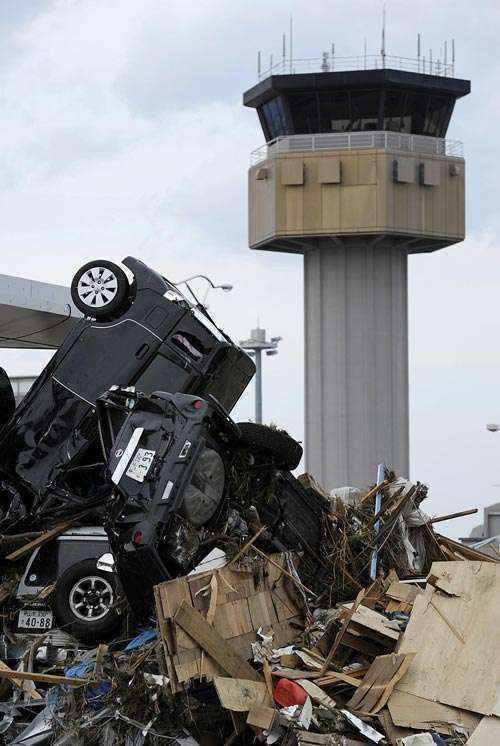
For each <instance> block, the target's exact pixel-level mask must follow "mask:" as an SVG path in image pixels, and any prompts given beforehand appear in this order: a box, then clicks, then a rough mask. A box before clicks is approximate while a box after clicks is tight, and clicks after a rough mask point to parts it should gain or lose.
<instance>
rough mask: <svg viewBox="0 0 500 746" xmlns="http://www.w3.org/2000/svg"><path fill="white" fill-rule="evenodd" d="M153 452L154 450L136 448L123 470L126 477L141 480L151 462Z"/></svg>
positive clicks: (153, 455)
mask: <svg viewBox="0 0 500 746" xmlns="http://www.w3.org/2000/svg"><path fill="white" fill-rule="evenodd" d="M155 453H156V451H148V450H147V449H146V448H138V449H137V453H136V454H135V456H134V458H133V459H132V461H131V463H130V466H129V467H128V469H127V471H126V472H125V473H126V475H127V477H130V479H135V480H136V482H143V481H144V477H145V476H146V475H147V473H148V471H149V468H150V466H151V464H152V463H153V459H154V457H155Z"/></svg>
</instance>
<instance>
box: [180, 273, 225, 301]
mask: <svg viewBox="0 0 500 746" xmlns="http://www.w3.org/2000/svg"><path fill="white" fill-rule="evenodd" d="M191 280H205V282H206V283H207V289H206V290H205V295H204V296H203V300H202V302H201V304H200V305H202V306H204V307H205V308H208V306H207V296H208V294H209V292H210V290H211V289H212V288H213V289H214V290H224V292H225V293H229V291H230V290H232V289H233V286H232V285H230V284H229V283H227V282H223V283H221V284H220V285H216V284H215V283H214V281H213V280H211V279H210V277H207V275H191V277H186V278H185V279H184V280H179V282H174V283H173V285H176V286H177V287H179V285H185V286H186V287H187V289H188V290H189V292H190V293H191V295H192V296H193V298H194V299H195V301H196V303H199V300H198V298H197V297H196V295H195V294H194V293H193V291H192V290H191V288H190V286H189V283H190V282H191Z"/></svg>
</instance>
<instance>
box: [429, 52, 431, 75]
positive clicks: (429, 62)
mask: <svg viewBox="0 0 500 746" xmlns="http://www.w3.org/2000/svg"><path fill="white" fill-rule="evenodd" d="M429 72H430V74H431V75H432V49H429Z"/></svg>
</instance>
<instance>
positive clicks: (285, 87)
mask: <svg viewBox="0 0 500 746" xmlns="http://www.w3.org/2000/svg"><path fill="white" fill-rule="evenodd" d="M368 88H381V89H387V90H388V89H405V90H411V91H416V92H420V93H435V94H441V95H443V94H444V95H447V96H450V97H452V98H453V99H454V100H456V99H458V98H462V96H466V95H467V94H468V93H470V90H471V86H470V80H463V79H461V78H451V77H447V76H442V75H429V74H426V73H417V72H407V71H405V70H395V69H389V68H385V69H380V68H379V69H377V70H351V71H345V72H316V73H290V74H287V75H270V76H269V77H268V78H266V79H265V80H261V81H260V82H259V83H257V84H256V85H254V86H252V88H249V89H248V90H247V91H245V93H244V94H243V104H244V105H245V106H250V107H252V108H257V107H259V106H261V105H262V104H264V103H265V102H266V101H269V100H270V99H272V98H275V97H276V96H277V95H287V94H292V93H300V92H306V91H308V92H309V91H311V92H313V91H317V92H320V91H332V90H335V91H337V90H365V89H368Z"/></svg>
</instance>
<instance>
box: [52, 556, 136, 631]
mask: <svg viewBox="0 0 500 746" xmlns="http://www.w3.org/2000/svg"><path fill="white" fill-rule="evenodd" d="M99 594H101V595H99ZM117 596H118V592H117V581H116V575H115V574H114V573H109V572H104V571H103V570H98V569H97V561H96V560H94V559H86V560H82V561H81V562H78V563H77V564H75V565H73V566H72V567H70V568H68V570H66V572H64V573H63V574H62V575H61V577H60V578H59V579H58V581H57V583H56V587H55V592H54V611H55V616H56V620H57V623H58V625H59V626H60V627H61V628H62V629H64V630H65V631H67V632H70V633H71V634H72V635H74V637H76V638H77V639H78V640H82V641H85V642H96V641H100V640H103V639H106V638H107V637H108V636H111V635H112V634H113V632H115V631H116V630H117V629H118V628H119V627H120V625H121V623H122V618H121V616H120V615H119V614H118V613H117V611H116V609H114V608H111V607H112V605H113V604H116V600H117Z"/></svg>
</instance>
